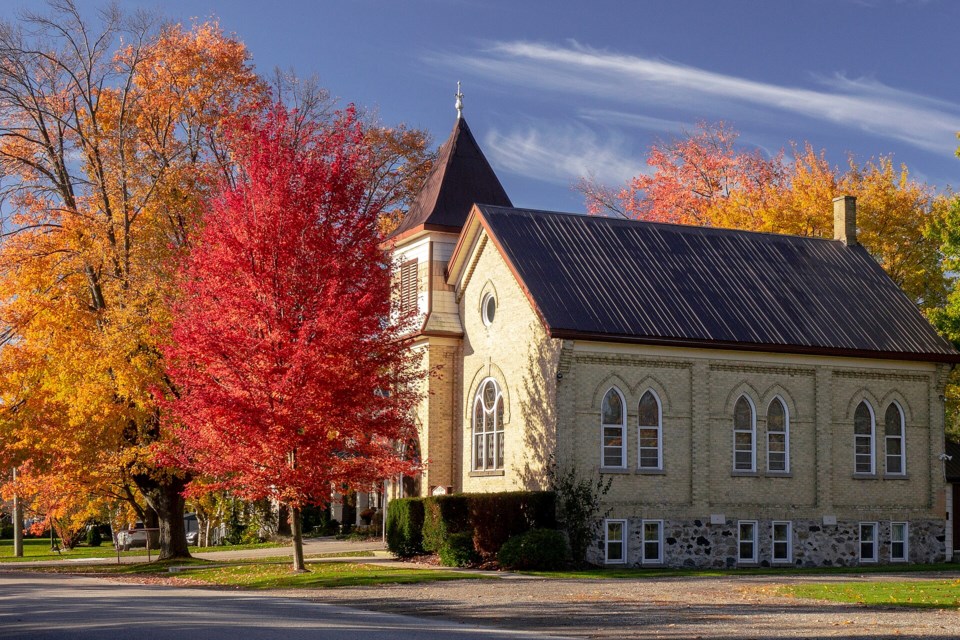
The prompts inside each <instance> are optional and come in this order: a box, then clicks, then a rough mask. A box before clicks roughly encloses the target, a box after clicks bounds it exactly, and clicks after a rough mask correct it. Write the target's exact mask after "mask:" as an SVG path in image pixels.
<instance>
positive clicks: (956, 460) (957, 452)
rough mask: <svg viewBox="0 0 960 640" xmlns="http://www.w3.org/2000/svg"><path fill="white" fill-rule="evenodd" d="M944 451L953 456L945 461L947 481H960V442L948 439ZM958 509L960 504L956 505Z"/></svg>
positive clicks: (955, 508)
mask: <svg viewBox="0 0 960 640" xmlns="http://www.w3.org/2000/svg"><path fill="white" fill-rule="evenodd" d="M944 451H945V452H946V454H947V455H948V456H951V459H950V460H945V461H944V463H943V466H944V472H945V473H946V476H947V482H952V483H954V484H957V483H960V443H957V442H950V441H949V440H947V441H946V448H945V449H944ZM957 510H960V505H954V511H955V512H956V511H957Z"/></svg>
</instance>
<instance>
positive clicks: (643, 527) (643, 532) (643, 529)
mask: <svg viewBox="0 0 960 640" xmlns="http://www.w3.org/2000/svg"><path fill="white" fill-rule="evenodd" d="M648 524H655V525H657V538H656V540H650V539H648V538H647V525H648ZM648 542H656V543H657V557H656V558H655V559H650V558H647V543H648ZM640 562H641V563H642V564H663V520H641V521H640Z"/></svg>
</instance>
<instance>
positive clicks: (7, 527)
mask: <svg viewBox="0 0 960 640" xmlns="http://www.w3.org/2000/svg"><path fill="white" fill-rule="evenodd" d="M0 538H2V539H3V540H12V539H13V525H12V524H0Z"/></svg>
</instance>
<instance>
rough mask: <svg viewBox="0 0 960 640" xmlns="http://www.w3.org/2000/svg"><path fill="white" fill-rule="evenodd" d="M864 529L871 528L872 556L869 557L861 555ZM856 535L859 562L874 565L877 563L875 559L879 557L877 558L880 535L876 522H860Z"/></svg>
mask: <svg viewBox="0 0 960 640" xmlns="http://www.w3.org/2000/svg"><path fill="white" fill-rule="evenodd" d="M864 527H871V528H872V529H873V540H872V542H873V556H871V557H864V555H863V545H864V540H863V529H864ZM857 533H858V535H857V555H858V556H859V557H860V562H861V563H876V562H877V558H878V557H879V556H878V552H879V546H880V540H879V538H880V535H879V534H880V527H879V526H877V523H876V522H861V523H860V526H859V529H858V532H857Z"/></svg>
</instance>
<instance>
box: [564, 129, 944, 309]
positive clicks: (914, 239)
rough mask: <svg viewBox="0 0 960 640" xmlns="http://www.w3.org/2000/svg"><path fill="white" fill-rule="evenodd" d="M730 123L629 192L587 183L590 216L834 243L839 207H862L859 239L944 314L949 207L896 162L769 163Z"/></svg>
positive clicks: (680, 142)
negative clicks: (842, 198) (850, 200)
mask: <svg viewBox="0 0 960 640" xmlns="http://www.w3.org/2000/svg"><path fill="white" fill-rule="evenodd" d="M737 137H738V134H737V133H736V131H735V130H734V129H733V128H731V127H730V126H729V125H726V124H724V123H719V124H707V123H700V124H698V125H697V128H696V130H695V131H694V132H691V133H688V134H685V135H684V136H681V137H679V138H675V139H672V140H668V141H659V142H657V143H655V144H654V145H653V146H652V147H651V149H650V153H649V155H648V157H647V165H648V166H649V168H650V170H649V171H648V172H646V173H642V174H640V175H637V176H636V177H634V178H632V179H631V180H629V181H628V182H627V184H626V185H625V186H623V187H622V188H618V189H617V188H611V187H608V186H604V185H602V184H599V183H597V182H596V181H592V180H588V179H584V180H581V181H580V183H579V184H578V185H577V188H578V190H579V191H581V192H582V193H583V194H584V196H585V198H586V204H587V208H588V210H589V211H591V212H592V213H611V214H615V215H622V216H624V217H628V218H634V219H638V220H649V221H653V222H671V223H679V224H692V225H703V226H715V227H727V228H733V229H746V230H751V231H764V232H768V233H788V234H795V235H803V236H815V237H826V238H832V237H833V205H832V200H833V198H834V197H836V196H838V195H852V196H856V197H857V222H858V226H859V232H858V239H859V241H860V242H861V244H863V245H864V246H865V247H866V248H867V250H868V251H869V252H870V254H871V255H873V257H874V258H875V259H876V260H877V261H878V262H879V263H880V264H881V265H882V266H883V268H884V269H885V270H886V272H887V273H888V274H889V275H890V277H891V278H892V279H893V280H894V282H896V283H897V284H898V285H899V286H900V287H901V288H902V289H903V290H904V291H905V292H906V293H907V295H908V296H910V297H911V298H912V299H913V300H915V301H916V302H917V304H918V305H919V306H920V307H921V308H922V309H924V310H926V311H928V312H929V311H930V310H932V309H934V308H936V307H938V306H940V305H942V303H943V301H944V298H945V296H946V291H947V287H948V284H949V283H948V282H947V280H946V279H945V278H944V272H943V269H942V265H941V259H940V251H941V244H942V242H941V238H940V233H939V231H938V229H939V227H940V225H941V224H942V221H943V215H944V213H945V211H946V209H947V207H948V198H947V197H946V196H943V195H938V194H936V193H935V192H934V190H933V189H932V188H931V187H930V186H929V185H926V184H924V183H922V182H919V181H917V180H915V179H913V178H911V177H910V175H909V173H908V171H907V169H906V167H902V166H901V167H897V166H896V165H894V163H893V159H892V158H891V157H881V158H879V159H876V160H870V161H868V162H866V163H864V164H862V165H861V164H858V163H857V162H856V161H855V160H854V159H853V158H851V159H850V160H849V163H848V167H847V168H846V170H845V171H841V170H840V169H838V168H836V167H833V166H831V165H830V164H829V163H828V162H827V160H826V157H825V153H824V152H823V151H820V152H817V151H815V150H814V148H813V147H812V146H811V145H810V144H809V143H807V144H804V145H802V146H798V145H794V146H793V147H792V148H791V150H790V158H791V159H790V160H789V161H788V160H787V159H786V157H785V154H784V153H783V152H780V153H778V154H777V155H775V156H773V157H768V156H766V155H764V154H763V153H761V152H760V151H759V150H756V149H743V148H740V147H738V146H737V145H736V144H735V143H736V140H737Z"/></svg>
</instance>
